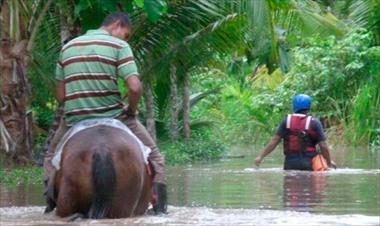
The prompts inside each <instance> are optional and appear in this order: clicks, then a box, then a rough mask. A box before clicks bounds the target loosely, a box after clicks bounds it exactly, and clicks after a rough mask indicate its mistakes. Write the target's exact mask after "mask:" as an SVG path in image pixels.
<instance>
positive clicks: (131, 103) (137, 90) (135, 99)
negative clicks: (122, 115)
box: [125, 75, 142, 116]
mask: <svg viewBox="0 0 380 226" xmlns="http://www.w3.org/2000/svg"><path fill="white" fill-rule="evenodd" d="M125 85H126V86H127V88H128V109H127V114H128V115H131V116H135V115H136V114H137V105H138V103H139V100H140V97H141V94H142V87H141V82H140V79H139V78H138V77H137V76H135V75H132V76H130V77H128V78H126V81H125Z"/></svg>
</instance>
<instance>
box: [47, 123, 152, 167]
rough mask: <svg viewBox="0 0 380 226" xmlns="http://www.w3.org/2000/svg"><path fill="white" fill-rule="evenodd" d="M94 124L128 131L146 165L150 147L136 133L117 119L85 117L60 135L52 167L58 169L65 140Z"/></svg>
mask: <svg viewBox="0 0 380 226" xmlns="http://www.w3.org/2000/svg"><path fill="white" fill-rule="evenodd" d="M95 126H110V127H113V128H117V129H121V130H123V131H125V132H126V133H128V134H129V135H130V136H131V137H133V138H134V139H135V140H136V142H137V143H138V145H139V146H140V150H141V153H142V155H143V158H144V161H145V164H147V165H148V156H149V154H150V152H151V150H150V148H149V147H147V146H145V145H144V144H143V143H142V142H141V141H140V139H139V138H137V137H136V135H135V134H133V132H132V131H131V130H130V129H129V128H128V127H127V126H126V125H125V124H124V123H122V122H121V121H119V120H117V119H113V118H101V119H87V120H83V121H80V122H78V123H77V124H75V125H74V126H73V127H71V128H70V129H69V130H68V131H67V132H66V133H65V135H64V136H63V137H62V139H61V141H60V142H59V143H58V145H57V148H56V150H55V155H54V157H53V159H52V160H51V161H52V165H53V166H54V168H56V169H57V170H59V169H60V163H61V156H62V151H63V147H64V146H65V144H66V142H67V141H68V140H69V139H70V138H71V137H73V136H74V135H75V134H77V133H78V132H80V131H82V130H85V129H88V128H91V127H95Z"/></svg>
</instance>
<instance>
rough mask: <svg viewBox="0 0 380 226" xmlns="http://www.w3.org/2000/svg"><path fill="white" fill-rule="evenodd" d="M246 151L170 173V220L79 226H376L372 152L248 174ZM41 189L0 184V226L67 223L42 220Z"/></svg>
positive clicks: (273, 164)
mask: <svg viewBox="0 0 380 226" xmlns="http://www.w3.org/2000/svg"><path fill="white" fill-rule="evenodd" d="M250 149H251V150H252V148H250ZM250 149H248V148H245V149H237V150H236V149H235V150H232V151H231V153H233V154H236V155H239V156H242V155H243V156H245V157H244V158H226V159H222V160H220V161H215V162H207V163H199V164H194V165H185V166H172V167H168V181H169V191H168V194H169V203H170V204H171V206H170V214H169V215H168V216H164V217H152V216H146V217H140V218H132V219H119V220H102V221H89V220H87V221H82V222H80V225H108V224H113V225H118V224H132V225H153V224H154V225H321V224H323V225H380V182H379V181H380V161H379V159H380V158H379V155H378V153H371V152H369V151H366V150H363V151H362V150H350V149H343V150H342V149H339V150H337V151H336V152H334V159H336V160H337V163H338V165H339V166H340V169H338V170H333V171H329V172H326V173H318V172H300V171H283V170H282V161H283V157H282V154H281V151H277V153H274V154H273V155H271V156H268V158H266V160H265V162H264V163H263V165H262V167H261V168H254V167H253V162H254V158H255V154H254V153H252V152H259V149H256V150H253V151H251V150H250ZM42 190H43V189H42V185H20V186H16V187H11V188H10V187H6V186H2V185H0V207H3V208H0V225H17V224H18V225H47V224H62V223H65V222H63V221H62V220H61V219H58V218H56V217H54V216H53V215H43V214H42V212H43V207H42V205H43V203H44V202H43V197H42ZM16 206H19V207H16Z"/></svg>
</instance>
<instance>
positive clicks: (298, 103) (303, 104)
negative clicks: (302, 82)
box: [293, 94, 311, 113]
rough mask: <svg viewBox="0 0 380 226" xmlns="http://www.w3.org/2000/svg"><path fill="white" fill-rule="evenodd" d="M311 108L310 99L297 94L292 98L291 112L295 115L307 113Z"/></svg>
mask: <svg viewBox="0 0 380 226" xmlns="http://www.w3.org/2000/svg"><path fill="white" fill-rule="evenodd" d="M310 108H311V97H310V96H308V95H305V94H298V95H296V96H294V97H293V111H294V112H295V113H301V112H308V111H309V110H310Z"/></svg>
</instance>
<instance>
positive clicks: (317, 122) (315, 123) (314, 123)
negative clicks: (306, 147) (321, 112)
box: [311, 116, 322, 127]
mask: <svg viewBox="0 0 380 226" xmlns="http://www.w3.org/2000/svg"><path fill="white" fill-rule="evenodd" d="M311 125H312V126H315V127H322V122H321V121H320V120H319V118H317V117H314V116H311Z"/></svg>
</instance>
